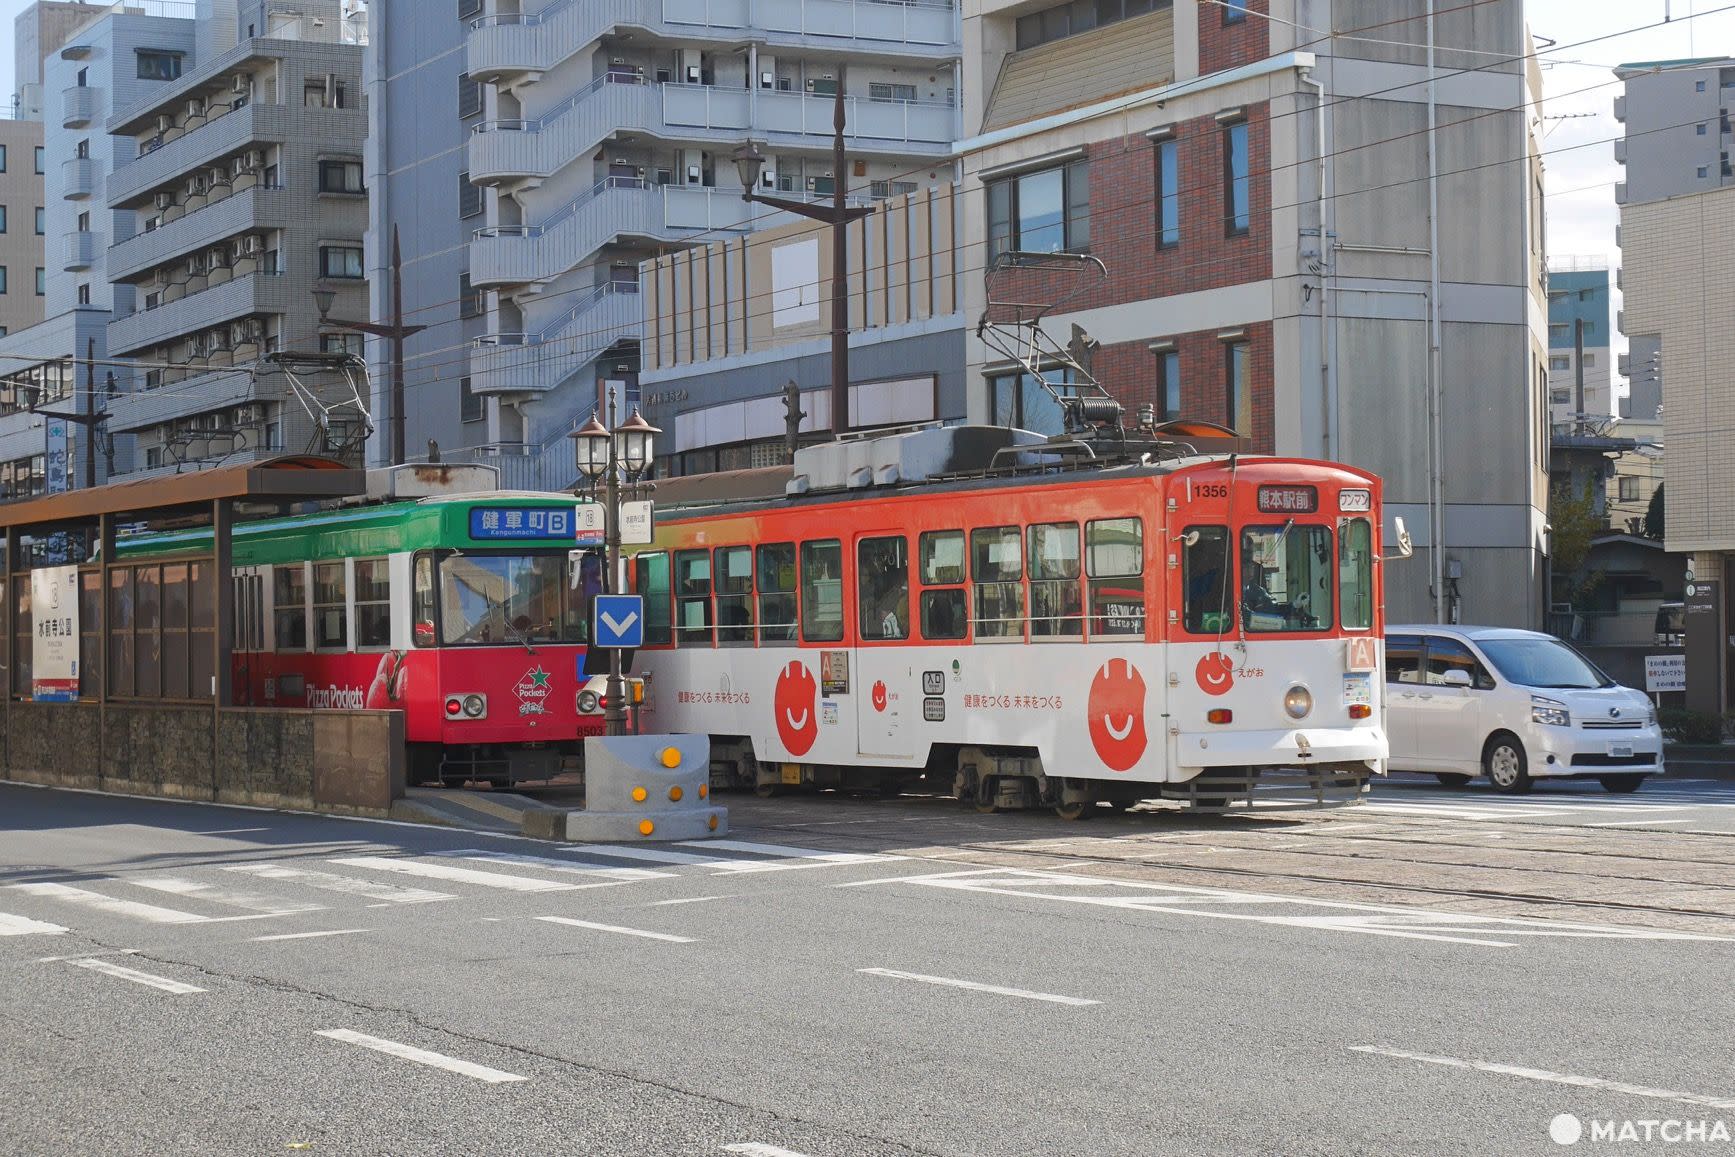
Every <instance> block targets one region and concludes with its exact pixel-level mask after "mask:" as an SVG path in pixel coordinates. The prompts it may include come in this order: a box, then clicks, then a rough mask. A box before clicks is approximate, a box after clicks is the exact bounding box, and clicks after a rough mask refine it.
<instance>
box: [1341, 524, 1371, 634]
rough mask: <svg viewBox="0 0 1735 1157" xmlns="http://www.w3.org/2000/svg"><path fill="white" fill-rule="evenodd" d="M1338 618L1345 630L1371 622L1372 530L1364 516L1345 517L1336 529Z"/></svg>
mask: <svg viewBox="0 0 1735 1157" xmlns="http://www.w3.org/2000/svg"><path fill="white" fill-rule="evenodd" d="M1337 600H1338V619H1339V621H1340V622H1341V623H1342V624H1343V628H1344V630H1346V631H1366V630H1370V629H1371V628H1372V627H1373V625H1374V532H1373V524H1372V523H1370V522H1369V521H1368V520H1367V519H1365V518H1347V519H1345V520H1344V521H1343V523H1342V525H1340V526H1339V527H1338V532H1337Z"/></svg>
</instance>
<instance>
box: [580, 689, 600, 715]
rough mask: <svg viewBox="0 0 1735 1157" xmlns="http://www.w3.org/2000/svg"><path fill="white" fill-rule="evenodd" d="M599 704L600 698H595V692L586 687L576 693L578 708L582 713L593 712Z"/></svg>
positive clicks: (589, 713)
mask: <svg viewBox="0 0 1735 1157" xmlns="http://www.w3.org/2000/svg"><path fill="white" fill-rule="evenodd" d="M601 704H602V700H601V699H599V698H597V694H596V692H595V691H592V690H591V689H590V688H588V687H587V688H585V689H584V690H583V691H580V692H579V693H578V710H579V713H580V714H582V715H591V714H594V713H595V712H596V709H597V707H599V706H600V705H601Z"/></svg>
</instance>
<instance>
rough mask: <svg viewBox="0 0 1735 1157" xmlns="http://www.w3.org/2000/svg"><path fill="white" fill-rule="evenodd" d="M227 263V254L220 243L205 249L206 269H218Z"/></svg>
mask: <svg viewBox="0 0 1735 1157" xmlns="http://www.w3.org/2000/svg"><path fill="white" fill-rule="evenodd" d="M228 264H229V255H228V254H227V253H225V252H224V251H223V247H222V246H221V245H213V246H212V247H211V248H210V249H207V250H206V251H205V267H206V268H207V269H220V268H222V267H224V266H226V265H228Z"/></svg>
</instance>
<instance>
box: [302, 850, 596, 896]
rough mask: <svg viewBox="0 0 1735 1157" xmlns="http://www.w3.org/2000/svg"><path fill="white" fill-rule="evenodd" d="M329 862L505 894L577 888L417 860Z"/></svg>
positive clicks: (359, 858) (380, 858) (378, 858)
mask: <svg viewBox="0 0 1735 1157" xmlns="http://www.w3.org/2000/svg"><path fill="white" fill-rule="evenodd" d="M330 862H331V863H334V864H342V865H343V866H344V867H346V868H372V869H374V870H376V871H380V872H398V873H400V874H402V875H405V876H423V877H426V878H427V879H430V880H452V881H455V882H457V883H460V884H475V885H477V886H479V887H483V888H501V889H504V890H505V891H508V892H571V891H574V890H576V889H577V888H578V885H577V884H562V883H560V882H559V881H557V880H537V879H533V878H532V877H530V876H509V875H506V874H505V873H503V872H482V871H478V870H477V869H475V868H459V867H454V866H453V865H451V864H424V863H421V862H420V861H418V860H400V859H395V858H393V857H391V856H344V857H341V858H339V859H334V860H332V861H330Z"/></svg>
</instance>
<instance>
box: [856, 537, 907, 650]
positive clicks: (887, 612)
mask: <svg viewBox="0 0 1735 1157" xmlns="http://www.w3.org/2000/svg"><path fill="white" fill-rule="evenodd" d="M855 562H856V570H855V574H856V604H857V606H858V608H859V610H858V614H859V615H860V618H861V637H862V638H864V639H905V638H908V637H909V634H910V544H909V540H908V539H906V538H905V537H904V536H903V535H901V534H900V535H894V536H892V537H889V538H864V539H862V540H861V541H860V542H858V543H856V547H855Z"/></svg>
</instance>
